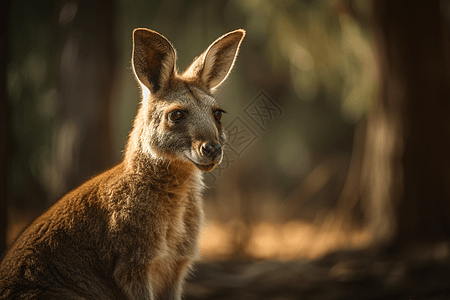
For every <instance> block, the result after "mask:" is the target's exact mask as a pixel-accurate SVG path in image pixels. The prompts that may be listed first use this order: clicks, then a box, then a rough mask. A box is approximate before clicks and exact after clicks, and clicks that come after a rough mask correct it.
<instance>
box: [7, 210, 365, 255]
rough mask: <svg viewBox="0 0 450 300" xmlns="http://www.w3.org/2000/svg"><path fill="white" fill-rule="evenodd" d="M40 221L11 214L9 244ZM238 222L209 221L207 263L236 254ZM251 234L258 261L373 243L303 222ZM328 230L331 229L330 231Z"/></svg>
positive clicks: (248, 249)
mask: <svg viewBox="0 0 450 300" xmlns="http://www.w3.org/2000/svg"><path fill="white" fill-rule="evenodd" d="M35 217H36V215H35V214H34V213H30V212H28V213H27V212H23V211H20V212H18V211H10V213H9V221H10V226H9V230H8V243H9V244H11V243H12V242H13V241H14V239H15V238H16V237H17V236H18V235H19V234H20V233H21V231H22V230H23V229H24V228H25V227H26V226H27V225H28V224H29V222H31V220H33V219H34V218H35ZM239 226H240V224H239V222H238V221H232V222H229V223H225V224H223V223H219V222H215V221H211V220H208V221H206V224H205V226H204V228H203V231H202V234H201V239H200V247H201V256H202V258H203V259H204V260H226V259H229V258H230V256H232V255H233V254H234V253H235V248H236V247H235V245H236V243H235V241H236V235H237V234H239V233H238V232H237V231H236V228H238V227H239ZM251 227H252V230H251V231H250V232H248V233H247V238H248V241H247V242H246V243H245V249H244V252H245V255H246V256H248V257H253V258H256V259H270V260H280V261H288V260H297V259H316V258H319V257H321V256H323V255H325V254H327V253H330V252H333V251H336V250H340V249H361V248H364V247H366V246H367V245H368V243H369V242H370V234H369V233H368V232H367V230H361V229H360V230H356V229H354V230H346V231H344V230H342V229H340V228H338V226H324V225H323V224H310V223H306V222H302V221H290V222H287V223H282V224H274V223H266V222H262V223H258V224H254V225H252V226H251ZM327 227H328V228H327Z"/></svg>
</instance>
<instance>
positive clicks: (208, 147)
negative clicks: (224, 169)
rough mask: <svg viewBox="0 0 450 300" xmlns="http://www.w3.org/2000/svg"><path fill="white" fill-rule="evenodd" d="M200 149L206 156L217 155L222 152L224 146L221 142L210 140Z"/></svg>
mask: <svg viewBox="0 0 450 300" xmlns="http://www.w3.org/2000/svg"><path fill="white" fill-rule="evenodd" d="M200 150H201V152H202V154H203V155H204V156H208V157H216V156H217V155H219V154H220V153H221V152H222V146H220V144H219V143H215V142H208V143H203V145H202V147H201V149H200Z"/></svg>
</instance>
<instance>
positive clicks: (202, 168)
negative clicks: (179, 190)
mask: <svg viewBox="0 0 450 300" xmlns="http://www.w3.org/2000/svg"><path fill="white" fill-rule="evenodd" d="M194 164H195V166H196V167H197V168H198V169H199V170H200V171H203V172H210V171H212V170H213V169H214V168H215V167H216V164H215V163H213V162H212V163H210V164H208V165H201V164H197V163H194Z"/></svg>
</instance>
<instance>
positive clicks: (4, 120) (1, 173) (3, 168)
mask: <svg viewBox="0 0 450 300" xmlns="http://www.w3.org/2000/svg"><path fill="white" fill-rule="evenodd" d="M10 8H11V1H10V0H4V1H2V2H1V4H0V13H1V15H0V257H1V256H2V254H3V252H4V251H5V250H6V232H7V225H8V209H7V208H8V202H9V199H10V196H11V191H10V188H9V187H10V174H11V170H10V169H11V168H10V166H11V126H10V106H9V101H8V93H7V91H6V78H7V75H8V74H7V63H8V36H9V35H8V28H9V26H8V25H9V24H8V22H9V13H10Z"/></svg>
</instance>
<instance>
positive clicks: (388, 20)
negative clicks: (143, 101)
mask: <svg viewBox="0 0 450 300" xmlns="http://www.w3.org/2000/svg"><path fill="white" fill-rule="evenodd" d="M0 7H1V14H2V16H1V18H0V20H1V22H2V24H1V30H2V32H1V36H0V37H1V48H0V50H1V56H0V61H1V63H0V84H1V86H0V97H1V102H0V103H1V107H0V113H1V136H0V138H1V141H0V143H1V149H0V151H1V153H0V159H1V164H0V172H1V174H0V176H1V177H0V184H1V190H0V197H1V207H0V209H1V216H0V229H1V234H0V242H1V244H0V251H2V250H3V249H5V247H6V246H7V245H8V244H9V243H11V242H12V241H13V240H14V238H15V237H16V236H17V234H19V233H20V231H21V230H22V229H23V227H24V226H26V225H27V224H28V223H29V222H30V221H31V220H32V219H33V218H35V217H36V216H37V215H39V214H40V213H42V212H43V211H44V210H45V209H46V208H48V207H49V206H50V205H51V204H53V203H54V202H55V201H56V200H58V199H59V198H60V197H61V196H62V195H63V194H65V193H66V192H68V191H69V190H71V189H73V188H75V187H76V186H78V185H79V184H81V183H82V182H84V181H85V180H87V179H88V178H90V177H92V176H94V175H95V174H97V173H99V172H101V171H103V170H105V169H107V168H109V167H111V166H113V165H114V164H116V163H118V162H119V161H120V160H121V158H122V150H123V148H124V145H125V142H126V139H127V135H128V133H129V131H130V130H131V125H132V121H133V118H134V116H135V114H136V112H137V108H138V104H139V94H138V88H137V83H136V81H135V79H134V77H133V74H132V70H131V64H130V60H131V50H132V40H131V38H132V35H131V33H132V30H133V29H134V28H137V27H145V28H150V29H153V30H155V31H157V32H159V33H161V34H163V35H164V36H165V37H167V38H168V39H169V40H170V41H171V42H172V43H173V44H174V46H175V48H176V49H177V52H178V67H179V69H180V70H183V69H185V68H186V67H187V66H188V65H189V64H190V62H191V61H192V60H193V59H194V57H196V56H197V55H199V54H200V53H201V52H202V51H204V50H205V49H206V47H207V46H208V45H209V44H210V43H211V42H213V41H214V40H215V39H216V38H217V37H219V36H221V35H222V34H224V33H226V32H228V31H231V30H234V29H238V28H244V29H245V30H247V36H246V38H245V39H244V42H243V44H242V47H241V51H240V54H239V56H238V59H237V62H236V65H235V68H234V70H233V72H232V74H231V75H230V77H229V78H228V81H227V82H226V83H225V84H223V86H221V87H220V88H219V90H218V93H217V97H218V99H219V102H220V103H221V106H222V107H223V108H224V109H225V110H227V112H228V114H227V115H226V116H225V117H224V119H225V120H224V123H225V126H227V128H228V130H229V132H230V134H229V136H230V138H231V139H230V142H229V147H228V151H227V152H226V159H225V160H224V162H223V163H222V164H221V166H220V168H216V170H214V171H213V172H211V173H208V174H205V182H206V184H207V186H208V187H209V188H208V189H207V191H206V192H205V210H206V216H207V220H206V225H205V229H204V232H203V235H202V241H201V246H202V255H203V260H204V261H205V262H206V263H207V262H217V261H225V262H226V261H247V262H248V261H269V260H270V261H284V262H288V261H308V260H311V259H319V258H323V257H324V256H325V255H327V254H329V253H336V251H344V250H345V251H350V250H351V251H363V250H364V251H366V250H367V249H370V253H372V254H371V255H381V254H383V255H386V254H391V253H402V255H403V254H404V253H408V254H410V255H411V256H414V257H417V256H419V257H420V258H421V259H422V260H423V259H425V258H426V260H427V261H428V260H431V261H433V262H436V261H438V262H439V263H440V264H443V262H444V261H445V262H446V264H447V263H448V258H449V255H450V246H449V237H450V158H449V153H450V124H449V122H450V117H449V116H450V107H449V106H450V103H449V100H450V52H449V51H450V48H449V37H450V35H449V33H450V31H449V30H450V5H449V2H448V1H437V0H433V1H426V2H425V1H388V0H380V1H373V2H372V1H365V0H314V1H313V0H299V1H295V0H284V1H270V0H228V1H206V0H189V1H188V0H167V1H144V0H133V1H125V0H97V1H88V0H73V1H65V0H58V1H55V0H39V1H31V0H3V1H2V3H1V4H0ZM351 253H354V252H351ZM358 253H359V252H358ZM373 253H375V254H373ZM325 257H329V256H325ZM377 257H378V256H377ZM424 257H425V258H424ZM334 266H335V267H336V266H339V267H338V268H334V269H333V268H332V270H333V271H332V272H331V271H330V272H331V273H329V274H331V275H330V276H332V275H333V274H334V275H336V274H338V275H336V276H338V277H339V276H341V277H340V278H341V279H342V276H344V277H345V276H347V277H348V275H349V274H359V273H357V272H356V271H355V266H354V265H350V266H348V265H339V264H337V265H334ZM358 266H360V264H359V265H358ZM364 266H366V267H367V265H364ZM395 266H396V267H397V265H395ZM358 268H359V267H358ZM358 268H357V269H358ZM367 269H369V268H367ZM388 269H389V270H391V269H390V268H388ZM394 269H395V268H394ZM200 270H204V269H201V268H200ZM358 270H359V269H358ZM397 271H398V270H397V269H395V270H394V271H393V272H394V273H395V272H397ZM355 272H356V273H355ZM397 273H398V272H397ZM397 273H395V274H397ZM402 274H403V273H402ZM334 275H333V276H334ZM399 276H400V275H399ZM347 277H346V278H347ZM449 282H450V281H449ZM444 285H445V284H444ZM445 287H446V288H447V289H449V288H450V287H449V286H448V284H447V285H445ZM446 295H448V294H446ZM211 299H212V298H211ZM242 299H245V298H242ZM317 299H319V298H317ZM320 299H322V298H320ZM323 299H324V298H323ZM336 299H337V298H336ZM343 299H345V298H343ZM354 299H357V298H354ZM384 299H386V298H384ZM392 299H396V298H392ZM424 299H425V298H424ZM436 299H438V298H436ZM439 299H440V298H439ZM443 299H445V298H443Z"/></svg>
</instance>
